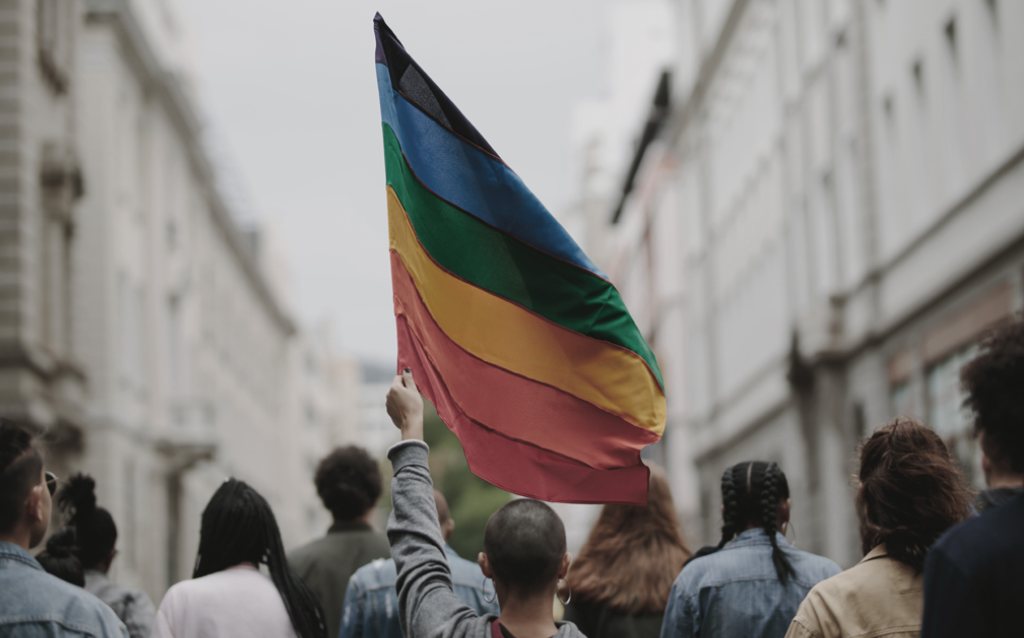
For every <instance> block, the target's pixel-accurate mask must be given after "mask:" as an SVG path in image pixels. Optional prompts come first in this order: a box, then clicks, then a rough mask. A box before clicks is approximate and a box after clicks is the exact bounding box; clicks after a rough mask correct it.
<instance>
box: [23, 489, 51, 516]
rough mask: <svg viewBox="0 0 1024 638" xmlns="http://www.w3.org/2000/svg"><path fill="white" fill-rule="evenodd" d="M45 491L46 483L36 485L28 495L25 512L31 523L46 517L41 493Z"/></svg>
mask: <svg viewBox="0 0 1024 638" xmlns="http://www.w3.org/2000/svg"><path fill="white" fill-rule="evenodd" d="M44 490H46V482H45V481H44V482H42V483H40V484H39V485H36V486H35V487H33V488H32V489H31V490H29V493H28V500H26V501H25V512H26V513H27V514H28V518H29V520H30V521H32V522H33V523H37V522H40V521H42V520H43V519H44V518H45V517H46V512H44V511H43V510H44V509H46V503H45V499H44V498H43V491H44Z"/></svg>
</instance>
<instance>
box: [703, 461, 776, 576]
mask: <svg viewBox="0 0 1024 638" xmlns="http://www.w3.org/2000/svg"><path fill="white" fill-rule="evenodd" d="M788 498H789V481H787V480H786V475H785V474H784V473H783V472H782V469H781V468H779V466H778V464H776V463H774V462H772V463H769V462H766V461H745V462H743V463H737V464H736V465H733V466H732V467H730V468H728V469H726V470H725V472H723V473H722V538H721V540H719V542H718V545H717V546H716V547H704V548H702V549H701V550H700V551H698V552H697V553H696V554H695V555H694V556H693V558H700V557H701V556H707V555H708V554H713V553H715V552H717V551H718V550H720V549H722V548H723V547H725V544H726V543H728V542H729V541H731V540H732V539H733V538H735V537H736V535H737V534H739V533H740V532H742V531H743V530H745V529H747V528H748V527H759V528H761V529H763V530H764V532H765V534H766V535H767V536H768V539H769V542H770V543H771V546H772V563H773V564H774V566H775V573H776V575H777V576H778V577H779V580H780V581H781V582H783V583H786V582H788V580H789V577H790V576H793V575H794V573H795V572H794V570H793V566H792V565H791V564H790V562H789V558H787V557H786V553H785V552H784V551H782V549H780V548H779V545H778V540H777V539H776V537H775V532H776V531H777V529H776V528H777V521H778V511H779V504H780V503H782V502H784V501H785V500H786V499H788ZM691 560H692V559H691Z"/></svg>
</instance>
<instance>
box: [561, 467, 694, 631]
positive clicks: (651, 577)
mask: <svg viewBox="0 0 1024 638" xmlns="http://www.w3.org/2000/svg"><path fill="white" fill-rule="evenodd" d="M648 486H649V487H648V490H647V505H620V504H608V505H605V506H604V507H603V508H602V509H601V514H600V516H598V518H597V522H595V523H594V527H593V528H592V529H591V530H590V536H589V537H588V538H587V542H586V543H584V544H583V547H582V548H581V549H580V555H579V556H578V557H577V558H576V560H575V561H573V563H572V565H571V566H570V567H569V574H568V575H567V576H566V577H565V581H563V582H564V583H565V586H564V589H565V592H564V595H565V599H566V600H569V601H570V602H569V603H568V604H566V605H565V614H564V615H563V616H562V617H563V619H565V620H569V621H572V622H574V623H576V626H577V627H579V628H580V630H581V631H582V632H583V633H584V634H586V635H587V636H588V637H589V638H611V637H613V636H614V637H616V638H657V637H658V636H659V635H660V634H661V623H662V619H663V617H664V615H665V605H666V604H667V603H668V594H669V591H670V590H671V589H672V582H673V581H674V580H675V579H676V576H678V575H679V570H681V569H682V568H683V563H684V562H686V559H687V558H689V557H690V550H689V549H687V548H686V544H685V543H684V542H683V538H682V535H681V534H680V533H679V522H678V520H677V519H676V510H675V505H674V504H673V501H672V489H671V488H670V487H669V484H668V476H667V475H666V474H665V470H663V469H661V468H660V467H657V466H650V477H649V478H648Z"/></svg>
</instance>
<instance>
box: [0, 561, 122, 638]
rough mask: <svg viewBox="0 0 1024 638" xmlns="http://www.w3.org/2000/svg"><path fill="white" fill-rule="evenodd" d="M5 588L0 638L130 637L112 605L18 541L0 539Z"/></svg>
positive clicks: (0, 581)
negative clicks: (46, 565)
mask: <svg viewBox="0 0 1024 638" xmlns="http://www.w3.org/2000/svg"><path fill="white" fill-rule="evenodd" d="M0 592H3V593H2V594H0V638H8V637H9V636H10V637H14V636H17V637H18V638H41V637H43V636H46V637H47V638H85V637H90V638H108V637H109V638H128V632H127V631H126V630H125V627H124V624H122V623H121V621H120V620H118V618H117V616H116V615H114V612H113V610H112V609H110V607H108V606H107V605H105V604H104V603H103V602H102V601H101V600H100V599H99V598H96V597H95V596H93V595H92V594H90V593H89V592H87V591H85V590H84V589H82V588H81V587H75V586H74V585H72V584H70V583H66V582H64V581H63V580H61V579H59V578H57V577H56V576H51V575H50V574H47V573H46V572H45V571H43V568H42V566H41V565H40V564H39V562H38V561H36V559H35V558H33V557H32V555H31V554H29V553H28V552H27V551H25V550H24V549H23V548H22V547H19V546H18V545H15V544H13V543H3V542H0Z"/></svg>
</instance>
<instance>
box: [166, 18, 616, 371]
mask: <svg viewBox="0 0 1024 638" xmlns="http://www.w3.org/2000/svg"><path fill="white" fill-rule="evenodd" d="M607 2H608V0H558V1H557V2H553V1H551V0H516V1H515V2H492V1H490V0H433V1H431V2H424V1H423V0H378V1H377V2H367V1H363V0H289V1H288V2H281V1H280V0H217V1H215V2H214V1H211V0H177V2H176V4H177V6H178V7H179V10H180V11H181V13H182V14H183V18H184V19H185V21H186V23H187V25H188V27H187V28H188V30H189V32H190V34H191V39H192V41H193V52H192V57H193V59H194V65H195V71H196V73H197V76H198V77H197V89H198V96H199V101H200V109H201V111H202V112H203V113H204V116H205V120H206V122H207V126H208V127H210V128H211V129H212V133H213V135H214V136H215V138H216V139H217V144H218V146H219V147H222V149H223V150H224V151H226V153H227V154H228V155H229V156H230V157H231V160H230V161H231V166H232V172H233V173H234V174H236V179H240V180H241V181H242V182H244V189H245V191H246V194H247V199H248V200H249V202H250V203H251V206H252V208H253V210H254V212H255V213H256V215H257V217H258V218H259V219H260V220H261V221H262V222H264V223H266V224H267V225H268V228H269V229H270V232H272V233H273V235H274V240H275V241H276V242H277V243H278V244H279V245H280V247H281V249H282V251H283V253H284V254H285V256H286V260H287V263H288V273H289V277H288V280H289V281H290V287H289V288H290V296H291V297H292V304H293V308H294V309H295V314H296V315H297V318H298V319H299V320H300V321H301V322H303V323H304V324H306V325H312V324H313V323H316V322H321V321H324V320H328V321H330V323H331V325H332V337H333V341H334V344H335V346H336V347H337V348H338V349H339V350H340V351H342V352H346V353H349V354H352V355H355V356H358V357H360V358H362V359H367V360H373V361H378V362H382V363H388V362H392V361H394V358H395V354H396V345H395V326H394V316H393V311H392V302H391V280H390V271H389V261H388V237H387V212H386V203H385V190H384V183H385V182H384V160H383V150H382V141H381V128H380V110H379V106H378V101H377V86H376V76H375V72H374V66H373V64H374V63H373V52H374V37H373V16H374V14H375V12H377V11H380V13H381V14H382V15H383V16H384V18H385V20H387V22H388V25H389V26H390V27H391V28H392V30H394V32H395V33H396V35H398V37H399V38H400V39H401V40H402V42H403V44H404V45H405V47H406V49H407V50H408V51H409V52H410V54H411V55H412V56H413V58H414V59H416V61H417V62H418V63H419V64H420V66H422V67H423V68H424V69H425V70H426V71H427V73H428V74H430V76H431V77H432V78H433V79H434V81H435V82H437V84H438V85H439V86H440V87H441V88H442V90H444V91H445V93H446V94H447V95H448V96H449V97H450V98H451V99H452V100H453V101H454V102H455V103H456V104H457V105H458V106H459V108H460V110H462V112H463V113H464V114H465V115H466V116H467V117H468V118H469V120H470V121H471V122H473V124H474V125H475V126H476V127H477V129H478V130H480V132H481V133H482V134H483V135H484V137H486V138H487V140H488V142H490V144H491V145H492V146H493V147H494V148H495V150H496V151H497V152H498V153H499V154H500V155H501V156H502V158H503V159H504V160H505V161H506V162H507V163H508V164H509V165H510V166H511V167H512V168H513V170H515V171H516V172H517V173H518V174H519V175H520V176H521V177H522V178H523V180H524V181H525V182H526V184H527V185H528V186H529V187H530V188H531V189H532V190H533V192H534V193H535V194H536V195H537V196H538V197H539V198H540V200H541V201H542V202H544V203H545V204H546V205H547V206H548V208H549V209H550V210H551V211H552V212H553V213H555V214H556V215H558V214H559V213H560V211H561V210H564V209H565V207H567V206H568V205H569V203H570V201H571V199H572V195H573V188H572V185H571V183H570V182H571V180H570V170H569V165H570V157H569V155H570V139H569V137H570V135H569V129H570V118H571V115H572V112H573V108H574V107H575V106H576V105H577V104H579V103H580V101H581V100H584V99H587V98H592V97H594V96H598V95H600V94H601V92H602V90H603V87H602V86H601V81H602V78H603V77H604V74H603V68H604V61H603V57H602V56H603V55H604V51H605V44H606V42H605V40H604V38H605V34H604V31H603V27H604V24H605V20H604V9H605V7H606V6H607Z"/></svg>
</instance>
